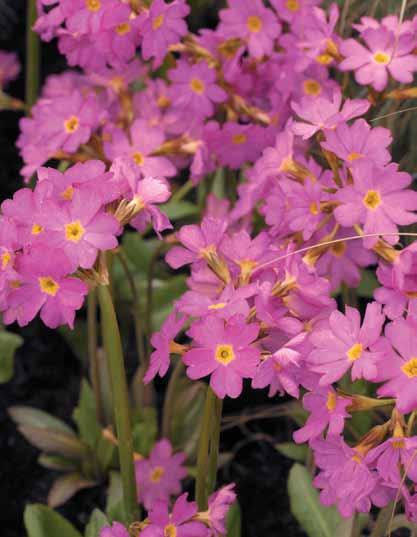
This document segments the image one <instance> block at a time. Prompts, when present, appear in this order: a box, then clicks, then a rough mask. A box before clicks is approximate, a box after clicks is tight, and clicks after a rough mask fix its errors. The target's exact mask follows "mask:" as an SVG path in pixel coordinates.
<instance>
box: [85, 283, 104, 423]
mask: <svg viewBox="0 0 417 537" xmlns="http://www.w3.org/2000/svg"><path fill="white" fill-rule="evenodd" d="M87 337H88V361H89V366H90V378H91V385H92V387H93V393H94V399H95V402H96V416H97V421H98V422H99V423H103V409H102V407H103V405H102V400H101V388H100V372H99V367H98V356H97V294H96V291H95V289H91V290H90V292H89V293H88V298H87Z"/></svg>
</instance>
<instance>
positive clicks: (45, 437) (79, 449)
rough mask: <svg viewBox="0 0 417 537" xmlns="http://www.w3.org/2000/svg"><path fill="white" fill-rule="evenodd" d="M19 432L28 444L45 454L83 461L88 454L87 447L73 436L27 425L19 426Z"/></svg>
mask: <svg viewBox="0 0 417 537" xmlns="http://www.w3.org/2000/svg"><path fill="white" fill-rule="evenodd" d="M19 431H20V433H21V434H22V435H23V436H24V437H25V438H26V440H27V441H28V442H30V443H31V444H32V445H34V446H35V447H37V448H38V449H41V450H42V451H46V452H47V453H56V454H60V455H64V456H66V457H69V458H71V459H83V458H85V457H87V456H88V455H89V453H90V451H89V448H88V446H87V445H86V444H84V443H83V442H81V440H79V439H78V438H76V437H75V436H73V435H69V434H66V433H63V432H60V431H55V430H53V429H39V428H37V427H29V426H28V425H21V426H20V427H19Z"/></svg>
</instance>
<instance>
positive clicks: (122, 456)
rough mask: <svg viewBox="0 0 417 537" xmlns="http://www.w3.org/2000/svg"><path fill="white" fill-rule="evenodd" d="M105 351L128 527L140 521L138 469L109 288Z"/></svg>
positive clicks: (103, 297) (104, 306)
mask: <svg viewBox="0 0 417 537" xmlns="http://www.w3.org/2000/svg"><path fill="white" fill-rule="evenodd" d="M98 297H99V302H100V310H101V323H102V334H103V343H104V349H105V352H106V357H107V363H108V367H109V372H110V379H111V386H112V393H113V407H114V415H115V421H116V431H117V439H118V449H119V460H120V470H121V475H122V486H123V503H124V509H125V513H126V519H127V522H128V523H129V524H131V523H132V522H134V521H135V520H138V518H139V507H138V501H137V495H136V479H135V467H134V462H133V440H132V422H131V417H130V406H129V396H128V388H127V379H126V371H125V365H124V360H123V351H122V342H121V339H120V332H119V325H118V322H117V317H116V312H115V311H114V306H113V301H112V299H111V295H110V292H109V288H108V286H105V285H100V286H99V287H98Z"/></svg>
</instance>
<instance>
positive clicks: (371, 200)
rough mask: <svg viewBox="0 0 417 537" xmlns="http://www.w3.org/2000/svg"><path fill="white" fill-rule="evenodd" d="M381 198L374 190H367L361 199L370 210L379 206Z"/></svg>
mask: <svg viewBox="0 0 417 537" xmlns="http://www.w3.org/2000/svg"><path fill="white" fill-rule="evenodd" d="M381 201H382V200H381V196H380V195H379V192H377V191H376V190H368V192H367V193H366V194H365V196H364V198H363V203H364V204H365V207H367V208H368V209H371V210H375V209H377V208H378V207H379V206H380V205H381Z"/></svg>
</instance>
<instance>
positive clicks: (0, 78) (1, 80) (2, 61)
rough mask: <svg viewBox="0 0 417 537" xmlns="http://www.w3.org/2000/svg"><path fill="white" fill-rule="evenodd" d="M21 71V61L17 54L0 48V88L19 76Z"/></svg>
mask: <svg viewBox="0 0 417 537" xmlns="http://www.w3.org/2000/svg"><path fill="white" fill-rule="evenodd" d="M19 72H20V63H19V60H18V58H17V54H15V53H14V52H5V51H3V50H0V88H4V87H5V86H6V84H7V83H8V82H10V81H11V80H14V79H15V78H17V75H18V74H19Z"/></svg>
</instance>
